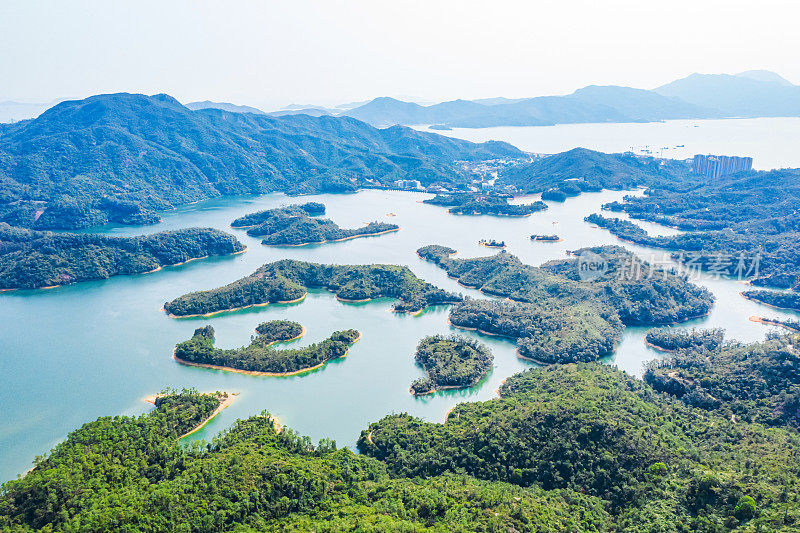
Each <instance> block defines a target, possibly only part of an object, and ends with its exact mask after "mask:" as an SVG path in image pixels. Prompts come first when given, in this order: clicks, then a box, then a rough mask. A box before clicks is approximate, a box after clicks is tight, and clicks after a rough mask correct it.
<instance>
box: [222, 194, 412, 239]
mask: <svg viewBox="0 0 800 533" xmlns="http://www.w3.org/2000/svg"><path fill="white" fill-rule="evenodd" d="M324 213H325V206H324V205H323V204H319V203H315V202H311V203H307V204H301V205H290V206H286V207H278V208H275V209H267V210H265V211H259V212H257V213H251V214H249V215H245V216H243V217H240V218H237V219H236V220H234V221H233V223H232V224H231V226H232V227H234V228H245V227H246V228H249V229H248V230H247V234H248V235H250V236H251V237H263V240H262V241H261V242H262V244H267V245H272V246H303V245H306V244H322V243H325V242H333V241H344V240H348V239H354V238H356V237H368V236H375V235H383V234H385V233H391V232H393V231H397V230H399V229H400V226H398V225H397V224H387V223H385V222H370V223H369V224H367V225H366V226H363V227H361V228H355V229H342V228H340V227H339V226H338V225H337V224H336V223H335V222H333V221H332V220H328V219H319V218H312V217H314V216H319V215H322V214H324Z"/></svg>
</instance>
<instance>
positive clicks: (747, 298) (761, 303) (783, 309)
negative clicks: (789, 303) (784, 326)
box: [739, 292, 800, 311]
mask: <svg viewBox="0 0 800 533" xmlns="http://www.w3.org/2000/svg"><path fill="white" fill-rule="evenodd" d="M739 296H741V297H742V298H744V299H745V300H750V301H751V302H756V303H757V304H760V305H765V306H767V307H771V308H773V309H779V310H781V311H800V309H794V308H792V307H780V306H778V305H774V304H768V303H767V302H763V301H761V300H759V299H757V298H753V297H752V296H747V295H746V294H745V293H744V292H740V293H739Z"/></svg>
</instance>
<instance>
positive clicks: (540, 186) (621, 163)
mask: <svg viewBox="0 0 800 533" xmlns="http://www.w3.org/2000/svg"><path fill="white" fill-rule="evenodd" d="M689 170H690V169H689V165H687V164H686V163H684V162H683V161H677V160H671V159H656V158H653V157H642V156H636V155H633V154H605V153H602V152H595V151H594V150H587V149H586V148H575V149H572V150H569V151H567V152H562V153H560V154H555V155H550V156H546V157H541V158H538V159H534V160H533V161H531V162H530V163H527V164H523V165H516V166H512V167H509V168H507V169H505V170H503V171H501V172H500V175H499V177H498V178H497V182H496V183H495V185H496V186H505V185H513V186H515V187H516V188H517V190H519V191H520V192H523V193H538V192H541V193H543V194H542V199H544V200H556V201H564V200H565V199H566V198H567V196H575V195H578V194H580V193H581V192H592V191H599V190H601V189H616V190H619V189H633V188H635V187H639V186H654V185H659V184H664V185H668V186H675V185H677V184H681V183H684V182H692V181H696V179H697V178H696V177H693V176H691V175H690V172H689ZM544 192H547V193H548V194H547V195H545V194H544Z"/></svg>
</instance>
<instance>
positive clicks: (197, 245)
mask: <svg viewBox="0 0 800 533" xmlns="http://www.w3.org/2000/svg"><path fill="white" fill-rule="evenodd" d="M244 250H245V247H244V246H243V245H242V243H240V242H239V241H238V240H237V239H236V238H235V237H234V236H233V235H229V234H227V233H224V232H222V231H219V230H216V229H212V228H187V229H180V230H175V231H162V232H160V233H153V234H151V235H143V236H140V237H108V236H106V235H96V234H76V233H53V232H49V231H35V230H29V229H22V228H15V227H12V226H9V225H8V224H5V223H2V222H0V290H13V289H39V288H51V287H56V286H59V285H68V284H70V283H77V282H80V281H89V280H97V279H108V278H110V277H112V276H118V275H123V274H144V273H147V272H153V271H156V270H159V269H161V268H162V267H165V266H174V265H179V264H181V263H185V262H187V261H191V260H193V259H202V258H205V257H209V256H223V255H230V254H237V253H241V252H243V251H244Z"/></svg>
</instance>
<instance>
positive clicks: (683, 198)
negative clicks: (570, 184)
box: [587, 169, 800, 289]
mask: <svg viewBox="0 0 800 533" xmlns="http://www.w3.org/2000/svg"><path fill="white" fill-rule="evenodd" d="M694 179H695V180H696V181H697V183H695V184H692V185H691V186H689V185H687V184H684V185H680V184H677V185H676V184H673V185H671V186H668V185H666V184H662V185H661V186H658V187H651V188H650V189H648V190H647V192H646V194H645V196H642V197H638V196H637V197H626V198H625V201H624V202H622V203H620V202H614V203H611V204H608V205H606V206H604V207H605V208H606V209H610V210H612V211H624V212H626V213H628V214H629V215H630V216H631V217H632V218H637V219H642V220H648V221H651V222H656V223H659V224H663V225H667V226H672V227H676V228H679V229H682V230H686V231H687V233H683V234H680V235H672V236H667V237H650V236H648V235H647V233H646V232H645V231H644V230H642V229H641V228H639V227H638V226H636V225H635V224H627V223H624V222H623V223H620V222H619V221H614V220H609V219H604V217H600V216H599V215H592V218H593V220H591V221H592V222H594V223H596V224H598V225H601V226H603V227H608V228H609V229H610V230H611V231H612V232H613V233H615V234H616V235H619V236H620V237H622V238H624V239H628V240H631V241H633V242H637V243H640V244H645V245H647V246H655V247H660V248H665V249H668V250H672V251H675V252H676V258H678V259H679V260H681V261H683V262H686V263H690V264H692V265H697V266H699V267H701V268H704V269H706V270H710V271H713V272H720V273H724V274H728V275H731V276H735V277H743V278H748V279H750V280H751V283H752V284H753V285H760V286H771V287H779V288H791V289H797V288H800V231H798V225H799V224H800V170H799V169H783V170H773V171H769V172H745V173H739V174H734V175H732V176H723V177H721V178H719V179H717V180H713V181H709V180H705V179H703V178H702V177H697V176H695V177H694ZM587 220H588V219H587Z"/></svg>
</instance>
